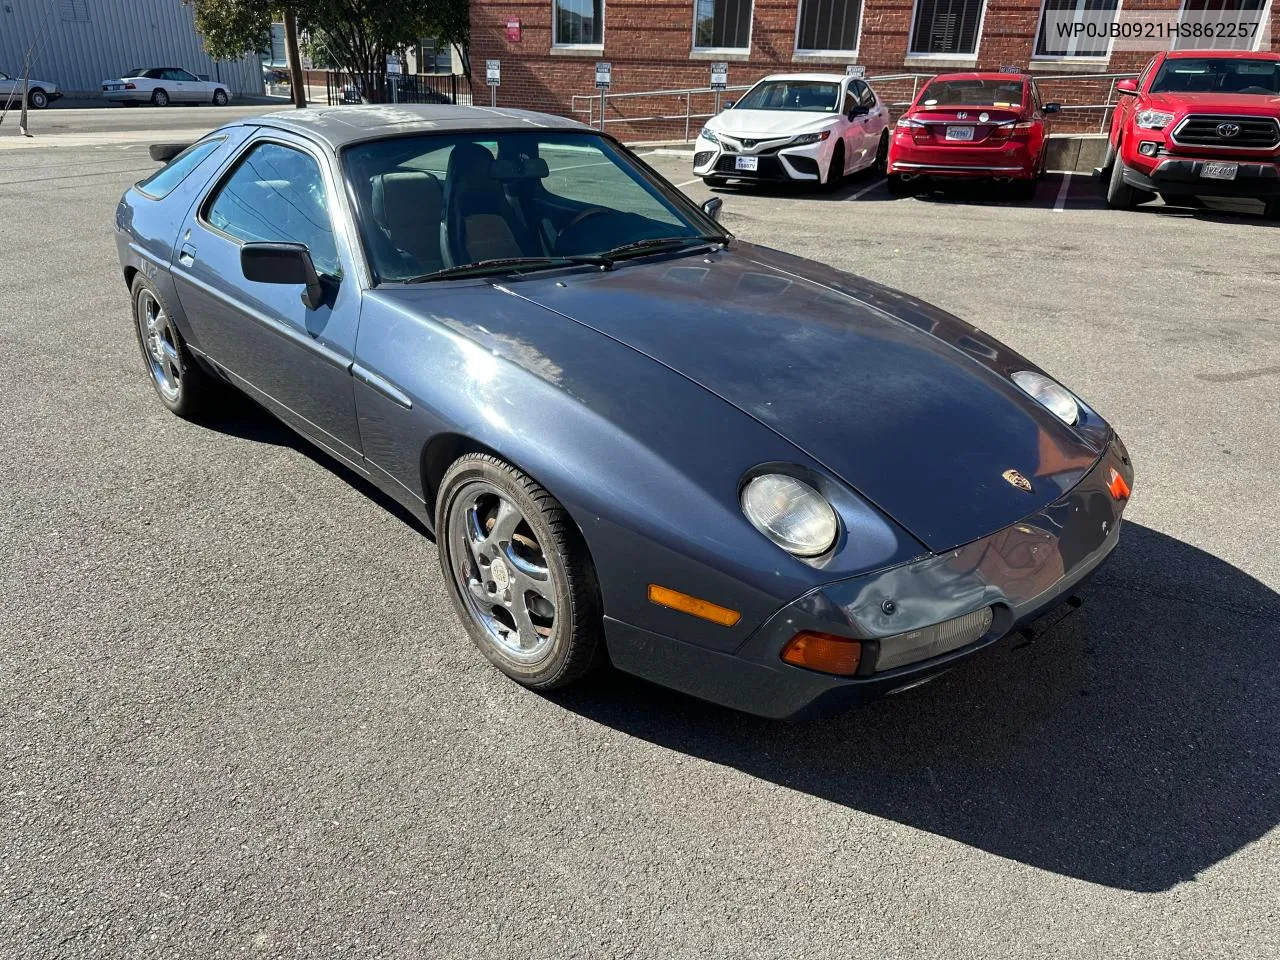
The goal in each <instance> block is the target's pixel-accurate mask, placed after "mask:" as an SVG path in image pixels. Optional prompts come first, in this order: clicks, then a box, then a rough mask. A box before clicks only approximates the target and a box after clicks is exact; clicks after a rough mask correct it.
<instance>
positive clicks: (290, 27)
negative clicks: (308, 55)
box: [284, 10, 307, 108]
mask: <svg viewBox="0 0 1280 960" xmlns="http://www.w3.org/2000/svg"><path fill="white" fill-rule="evenodd" d="M284 51H285V54H284V55H285V59H286V61H287V62H288V64H289V89H290V91H291V92H292V93H293V105H294V106H295V107H299V108H301V107H305V106H306V105H307V78H306V74H304V73H303V70H302V56H301V54H299V52H298V17H297V15H296V14H295V13H294V12H293V11H292V10H288V11H286V12H285V15H284Z"/></svg>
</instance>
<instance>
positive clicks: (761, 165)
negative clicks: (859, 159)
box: [693, 137, 830, 183]
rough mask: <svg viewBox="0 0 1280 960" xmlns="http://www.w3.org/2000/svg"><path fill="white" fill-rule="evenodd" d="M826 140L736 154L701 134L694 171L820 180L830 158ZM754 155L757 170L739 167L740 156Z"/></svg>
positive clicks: (773, 179)
mask: <svg viewBox="0 0 1280 960" xmlns="http://www.w3.org/2000/svg"><path fill="white" fill-rule="evenodd" d="M829 148H830V138H828V140H827V141H818V142H817V143H809V144H804V145H803V146H798V147H779V148H774V149H772V150H767V151H763V152H760V153H751V152H747V151H743V152H741V153H736V152H734V151H732V150H729V149H727V148H726V147H725V146H724V145H723V144H720V143H712V142H711V141H709V140H706V139H704V138H702V137H699V138H698V140H697V142H696V143H695V144H694V154H693V157H694V160H693V173H694V176H698V177H723V178H725V179H726V180H755V181H761V182H770V183H790V182H796V183H803V182H809V183H817V182H818V181H819V180H820V179H821V172H820V171H822V170H825V169H826V167H827V164H828V162H829V159H828V157H827V153H828V151H829ZM739 156H742V157H755V159H756V169H755V170H739V169H738V165H737V158H738V157H739Z"/></svg>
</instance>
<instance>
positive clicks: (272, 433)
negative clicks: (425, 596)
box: [199, 390, 435, 543]
mask: <svg viewBox="0 0 1280 960" xmlns="http://www.w3.org/2000/svg"><path fill="white" fill-rule="evenodd" d="M199 422H200V426H201V427H204V428H206V429H208V430H213V431H216V432H218V433H221V434H225V435H226V436H229V437H236V438H238V439H241V440H248V441H251V442H253V443H265V444H270V445H272V446H277V447H288V448H289V449H290V450H296V451H297V452H298V453H300V454H302V455H303V456H305V457H307V458H309V459H310V460H312V461H314V462H315V463H317V464H319V465H320V466H322V467H324V468H325V469H326V470H329V471H330V472H331V473H333V474H334V475H335V476H336V477H339V478H340V479H342V480H343V481H345V482H346V483H347V484H348V485H349V486H350V487H352V489H354V490H355V491H356V492H358V493H361V494H363V495H364V496H366V497H368V498H369V499H370V500H372V501H373V502H374V503H376V504H378V505H379V506H380V507H382V508H383V509H384V510H386V511H387V512H389V513H391V514H393V515H394V516H396V517H397V518H399V519H400V520H402V521H404V522H405V523H406V524H408V525H409V526H411V527H413V528H414V529H415V530H416V531H418V532H419V533H420V534H422V535H423V536H424V537H426V538H427V539H428V540H430V541H431V542H432V543H434V542H435V537H434V536H433V535H432V534H431V532H430V531H429V530H428V529H427V528H426V527H425V526H423V524H422V522H421V521H419V520H418V518H417V517H415V516H414V515H413V514H412V513H411V512H410V511H409V510H407V509H405V507H404V505H403V504H401V503H400V502H399V501H398V500H396V499H395V498H394V497H391V496H389V495H387V494H386V493H384V492H383V491H382V490H381V489H380V488H379V487H378V486H377V485H375V484H374V483H373V482H372V481H370V480H369V479H368V478H367V477H364V476H362V475H361V474H360V473H358V472H357V471H355V470H352V469H351V468H350V467H348V466H347V465H346V464H344V463H343V462H342V461H341V460H338V459H337V458H336V457H332V456H330V455H329V454H327V453H326V452H325V451H324V450H322V449H320V448H319V447H317V446H316V445H315V444H313V443H311V442H310V441H308V440H305V439H303V438H302V437H300V436H298V434H297V433H295V432H294V431H293V430H292V429H291V428H289V427H287V426H285V424H283V423H281V422H280V421H279V420H278V419H276V417H274V416H273V415H272V414H271V413H270V412H269V411H267V410H266V409H265V408H264V407H261V406H259V405H258V404H256V403H254V402H253V401H252V400H251V399H249V397H247V396H246V395H244V394H243V393H240V392H239V391H236V390H227V391H226V396H225V398H224V399H223V400H222V401H221V402H220V404H219V406H218V408H217V410H216V411H214V412H211V413H208V414H206V415H204V416H202V417H201V418H200V421H199Z"/></svg>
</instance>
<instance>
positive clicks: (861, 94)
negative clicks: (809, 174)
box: [844, 79, 876, 170]
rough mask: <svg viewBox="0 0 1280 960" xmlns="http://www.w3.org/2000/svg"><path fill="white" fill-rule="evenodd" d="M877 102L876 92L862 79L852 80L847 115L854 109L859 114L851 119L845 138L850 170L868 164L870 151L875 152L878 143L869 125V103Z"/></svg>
mask: <svg viewBox="0 0 1280 960" xmlns="http://www.w3.org/2000/svg"><path fill="white" fill-rule="evenodd" d="M868 102H871V103H873V104H874V102H875V94H874V93H872V92H871V90H870V88H869V87H868V86H867V85H866V84H865V83H863V82H862V81H861V80H856V79H855V80H850V81H849V89H848V93H847V95H846V97H845V111H844V112H845V116H846V117H848V116H849V115H850V114H851V113H852V112H853V111H855V110H856V111H857V112H858V115H857V116H855V117H853V119H851V120H849V132H848V134H847V135H846V138H845V157H846V158H847V159H848V166H847V167H846V169H848V170H861V169H862V168H863V167H865V166H866V165H867V162H868V161H867V154H868V152H871V153H874V152H875V148H876V144H875V141H874V140H873V139H872V136H871V133H870V132H869V131H868V126H869V124H870V123H871V119H872V118H871V110H870V108H868V107H867V103H868Z"/></svg>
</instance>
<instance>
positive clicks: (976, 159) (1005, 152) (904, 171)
mask: <svg viewBox="0 0 1280 960" xmlns="http://www.w3.org/2000/svg"><path fill="white" fill-rule="evenodd" d="M1060 109H1062V108H1061V105H1060V104H1056V103H1044V104H1042V103H1041V102H1040V93H1039V91H1038V90H1037V89H1036V85H1035V84H1034V83H1032V82H1031V80H1030V79H1029V78H1027V77H1023V76H1020V75H1018V74H1010V73H949V74H944V75H943V76H940V77H934V78H933V79H932V80H930V81H929V83H928V84H927V85H926V86H925V88H924V89H923V90H921V91H920V95H919V96H918V97H916V100H915V102H914V103H913V104H912V105H911V107H910V109H908V110H907V112H906V113H904V114H903V115H902V116H901V117H900V118H899V119H898V123H897V126H896V127H895V128H894V131H893V139H892V140H891V141H890V142H889V160H888V168H887V169H888V174H889V189H890V191H891V192H894V193H908V192H910V191H911V190H913V189H914V187H915V185H916V184H917V183H918V182H919V181H920V179H921V178H922V177H928V178H935V177H936V178H970V179H972V178H987V179H993V180H996V181H997V182H1003V183H1013V184H1015V185H1016V186H1017V190H1018V192H1019V194H1021V195H1022V196H1025V197H1030V196H1031V195H1033V194H1034V193H1035V189H1036V183H1037V182H1038V181H1039V179H1040V177H1041V175H1043V173H1044V165H1045V153H1046V150H1047V148H1048V142H1049V141H1048V135H1047V132H1046V123H1045V117H1046V116H1048V115H1050V114H1054V113H1057V112H1058V111H1059V110H1060Z"/></svg>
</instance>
